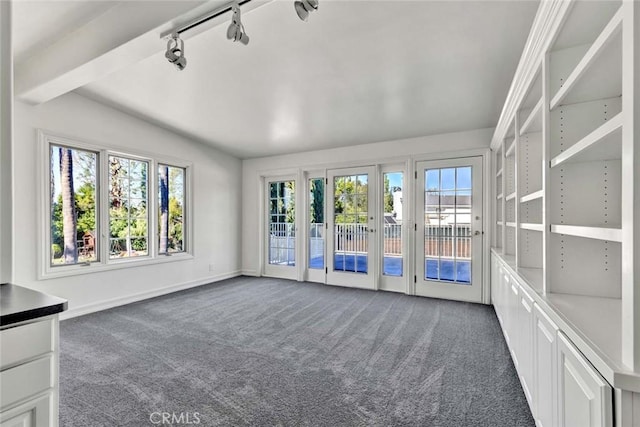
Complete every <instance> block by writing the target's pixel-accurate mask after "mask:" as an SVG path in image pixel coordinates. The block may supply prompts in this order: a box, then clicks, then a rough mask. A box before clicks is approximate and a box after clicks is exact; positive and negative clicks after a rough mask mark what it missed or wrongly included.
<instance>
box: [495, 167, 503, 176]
mask: <svg viewBox="0 0 640 427" xmlns="http://www.w3.org/2000/svg"><path fill="white" fill-rule="evenodd" d="M501 175H502V168H500V170H499V171H498V173H496V178H500V176H501Z"/></svg>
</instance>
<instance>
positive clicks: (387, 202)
mask: <svg viewBox="0 0 640 427" xmlns="http://www.w3.org/2000/svg"><path fill="white" fill-rule="evenodd" d="M384 212H385V213H391V212H393V192H392V189H391V188H390V185H389V177H388V176H387V175H386V174H385V176H384Z"/></svg>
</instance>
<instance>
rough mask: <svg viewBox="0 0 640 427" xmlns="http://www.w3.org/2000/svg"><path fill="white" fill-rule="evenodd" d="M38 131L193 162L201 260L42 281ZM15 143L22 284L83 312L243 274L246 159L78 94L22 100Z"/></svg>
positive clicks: (18, 259)
mask: <svg viewBox="0 0 640 427" xmlns="http://www.w3.org/2000/svg"><path fill="white" fill-rule="evenodd" d="M37 129H43V130H45V131H48V132H50V133H52V134H57V135H62V136H67V137H70V138H72V139H77V140H84V141H87V142H91V143H93V144H98V145H107V147H109V146H115V147H124V148H126V147H130V149H131V150H140V151H143V152H148V153H157V154H159V155H165V156H171V157H174V158H180V159H183V160H187V161H190V162H192V163H193V183H194V188H193V191H192V194H193V201H194V209H193V210H194V212H193V219H194V223H193V224H192V226H193V227H194V236H195V237H194V254H195V257H194V259H192V260H183V261H174V262H169V263H162V264H154V265H148V266H139V267H130V268H122V269H118V270H111V271H107V272H99V273H90V274H82V275H78V276H69V277H65V278H57V279H45V280H41V281H38V279H37V272H38V269H39V268H40V266H39V265H38V261H37V252H38V248H39V247H40V245H42V244H43V242H40V241H39V240H38V232H37V230H38V226H39V225H38V224H40V223H41V221H42V219H41V218H39V217H38V199H37V188H38V183H37V182H36V180H37V178H36V173H34V171H35V168H36V167H37V165H38V164H39V163H38V149H37V147H38V137H37ZM14 138H15V139H14V141H15V144H14V161H15V173H14V183H15V187H16V197H15V202H14V209H15V228H14V235H15V250H14V254H13V257H14V260H15V263H14V265H15V267H14V268H15V269H14V279H15V280H14V281H15V283H16V284H20V285H23V286H27V287H30V288H34V289H38V290H40V291H43V292H46V293H49V294H52V295H57V296H60V297H63V298H67V299H68V300H69V308H70V310H73V311H75V312H76V313H80V312H85V311H90V310H92V309H93V310H95V309H97V308H103V307H105V306H108V305H114V304H118V303H122V302H126V301H127V300H130V299H132V298H133V299H135V298H137V299H140V298H142V297H149V296H152V295H155V294H158V293H162V292H166V291H168V290H169V289H163V288H167V287H173V286H175V285H185V286H189V285H194V284H200V283H207V282H210V281H213V280H216V279H220V278H223V277H228V276H230V275H236V274H238V272H239V270H240V237H241V229H240V227H241V223H240V210H241V199H240V191H241V179H242V177H241V162H240V160H238V159H236V158H234V157H232V156H229V155H227V154H223V153H221V152H220V151H217V150H216V149H214V148H211V147H207V146H205V145H203V144H200V143H196V142H192V141H190V140H188V139H185V138H183V137H180V136H178V135H176V134H174V133H171V132H169V131H166V130H164V129H161V128H159V127H157V126H154V125H152V124H150V123H147V122H144V121H142V120H139V119H137V118H135V117H132V116H130V115H127V114H125V113H122V112H120V111H117V110H115V109H112V108H110V107H107V106H104V105H102V104H99V103H97V102H94V101H92V100H89V99H87V98H85V97H82V96H80V95H77V94H73V93H70V94H67V95H64V96H62V97H60V98H56V99H54V100H52V101H49V102H47V103H45V104H42V105H39V106H30V105H27V104H25V103H22V102H19V101H17V102H16V103H15V126H14ZM210 264H212V265H213V269H212V271H210V269H209V266H210ZM89 268H90V267H89ZM136 295H137V297H136Z"/></svg>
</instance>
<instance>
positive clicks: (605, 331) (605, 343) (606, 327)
mask: <svg viewBox="0 0 640 427" xmlns="http://www.w3.org/2000/svg"><path fill="white" fill-rule="evenodd" d="M542 299H543V300H544V301H546V302H547V304H549V305H550V306H551V307H552V308H553V309H554V310H555V311H556V312H557V313H558V314H559V316H560V317H561V319H562V320H564V321H565V322H566V323H568V324H569V326H570V327H571V329H573V330H574V331H575V332H576V333H577V335H578V337H579V338H580V339H582V340H583V341H585V342H586V343H587V344H588V345H589V346H591V347H595V349H594V350H595V352H596V355H598V356H600V357H599V358H601V356H605V358H606V359H608V360H609V363H611V362H613V364H614V365H617V366H623V364H622V300H620V299H617V298H603V297H593V296H583V295H570V294H556V293H549V294H547V295H546V296H544V297H542ZM568 332H569V333H571V331H565V333H568ZM569 338H571V339H572V340H574V337H572V336H569ZM574 344H577V345H578V348H579V349H580V350H581V351H585V350H589V351H592V350H591V349H590V348H588V347H587V348H585V347H583V346H582V345H579V344H578V343H576V341H575V340H574ZM587 357H589V356H587ZM606 359H605V360H606ZM590 360H591V358H590ZM605 363H606V361H605ZM596 367H598V366H597V365H596ZM601 373H602V374H603V375H605V373H604V372H601ZM605 377H606V376H605ZM609 381H611V380H609Z"/></svg>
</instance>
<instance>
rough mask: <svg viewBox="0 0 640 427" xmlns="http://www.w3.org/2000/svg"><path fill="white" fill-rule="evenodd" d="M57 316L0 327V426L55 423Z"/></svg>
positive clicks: (38, 426) (31, 426)
mask: <svg viewBox="0 0 640 427" xmlns="http://www.w3.org/2000/svg"><path fill="white" fill-rule="evenodd" d="M57 399H58V316H57V315H54V316H49V317H45V318H42V319H39V320H37V321H31V322H28V323H23V324H17V325H15V326H14V325H11V326H9V327H6V328H4V329H1V330H0V427H27V426H28V427H55V426H57V425H58V400H57Z"/></svg>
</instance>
